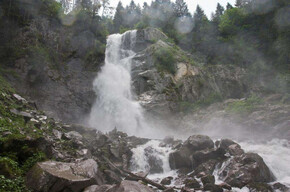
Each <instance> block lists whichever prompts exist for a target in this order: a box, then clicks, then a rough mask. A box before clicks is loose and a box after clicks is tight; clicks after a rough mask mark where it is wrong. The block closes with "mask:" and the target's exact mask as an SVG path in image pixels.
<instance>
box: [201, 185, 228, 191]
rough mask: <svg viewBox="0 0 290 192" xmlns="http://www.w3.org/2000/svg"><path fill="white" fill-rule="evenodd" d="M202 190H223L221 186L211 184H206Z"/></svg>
mask: <svg viewBox="0 0 290 192" xmlns="http://www.w3.org/2000/svg"><path fill="white" fill-rule="evenodd" d="M203 189H204V190H205V191H211V192H223V191H224V190H223V188H222V187H221V186H218V185H215V184H212V183H207V184H206V185H204V187H203Z"/></svg>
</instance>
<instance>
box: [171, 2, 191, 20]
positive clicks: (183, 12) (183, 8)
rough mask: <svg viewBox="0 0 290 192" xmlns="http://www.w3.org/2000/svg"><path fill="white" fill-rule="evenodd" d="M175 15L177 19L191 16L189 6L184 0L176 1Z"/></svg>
mask: <svg viewBox="0 0 290 192" xmlns="http://www.w3.org/2000/svg"><path fill="white" fill-rule="evenodd" d="M174 13H175V15H176V16H177V17H185V16H190V13H189V11H188V8H187V5H186V3H185V2H184V1H183V0H176V1H175V4H174Z"/></svg>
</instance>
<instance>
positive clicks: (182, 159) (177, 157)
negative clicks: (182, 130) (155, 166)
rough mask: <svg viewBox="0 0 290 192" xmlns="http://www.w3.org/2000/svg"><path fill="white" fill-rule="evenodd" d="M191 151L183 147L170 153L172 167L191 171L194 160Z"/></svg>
mask: <svg viewBox="0 0 290 192" xmlns="http://www.w3.org/2000/svg"><path fill="white" fill-rule="evenodd" d="M190 155H191V153H190V151H188V150H186V149H181V150H178V151H175V152H173V153H171V154H170V155H169V164H170V168H171V169H181V168H184V169H188V172H190V171H191V170H192V169H193V166H192V161H191V159H190Z"/></svg>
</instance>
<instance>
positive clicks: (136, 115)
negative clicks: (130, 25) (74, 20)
mask: <svg viewBox="0 0 290 192" xmlns="http://www.w3.org/2000/svg"><path fill="white" fill-rule="evenodd" d="M135 42H136V31H135V30H134V31H128V32H126V33H124V34H122V35H121V34H113V35H110V36H109V37H108V39H107V48H106V58H105V65H104V67H103V68H102V70H101V72H100V73H99V74H98V76H97V78H96V79H95V81H94V89H95V92H96V93H97V95H98V98H97V101H96V103H95V104H94V106H93V108H92V110H91V114H90V118H89V125H90V126H92V127H95V128H97V129H99V130H102V131H110V130H112V129H114V128H117V129H118V130H120V131H124V132H126V133H128V134H134V135H138V132H140V131H141V130H142V129H144V128H145V127H146V123H145V121H144V118H143V115H142V108H141V106H140V105H139V103H138V102H136V101H134V100H133V98H132V92H131V74H130V73H131V63H132V57H134V55H135V53H134V52H133V51H132V49H133V47H134V45H135Z"/></svg>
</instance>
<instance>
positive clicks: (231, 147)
mask: <svg viewBox="0 0 290 192" xmlns="http://www.w3.org/2000/svg"><path fill="white" fill-rule="evenodd" d="M216 146H217V147H219V148H220V149H222V150H224V151H225V152H227V153H229V154H230V155H232V156H235V155H242V154H244V150H243V149H242V148H241V146H240V145H239V144H237V143H236V142H234V141H232V140H230V139H222V140H221V141H217V142H216Z"/></svg>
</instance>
